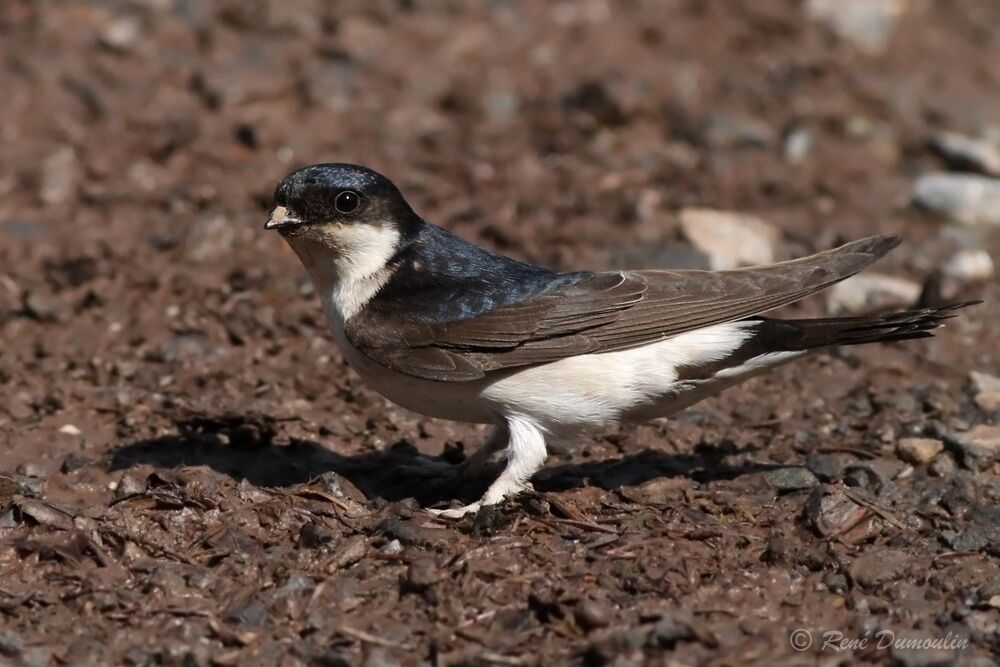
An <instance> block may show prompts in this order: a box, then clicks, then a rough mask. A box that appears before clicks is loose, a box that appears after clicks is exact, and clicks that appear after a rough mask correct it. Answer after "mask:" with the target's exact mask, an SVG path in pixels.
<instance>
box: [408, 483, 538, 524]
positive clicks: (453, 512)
mask: <svg viewBox="0 0 1000 667" xmlns="http://www.w3.org/2000/svg"><path fill="white" fill-rule="evenodd" d="M534 490H535V487H533V486H532V485H531V483H530V482H525V483H524V484H519V485H518V486H517V487H516V488H511V489H509V490H508V491H507V492H506V493H504V494H502V495H498V494H496V493H495V492H494V493H490V492H489V491H487V492H486V495H484V496H483V497H482V498H481V499H480V500H477V501H476V502H474V503H471V504H469V505H466V506H465V507H457V508H454V509H445V510H438V509H428V510H427V511H428V512H430V513H431V514H433V515H434V516H439V517H442V518H444V519H461V518H462V517H464V516H467V515H469V514H477V513H478V512H479V510H481V509H483V508H484V507H489V506H491V505H497V504H499V503H501V502H503V501H504V500H505V499H507V498H513V497H514V496H516V495H517V494H519V493H521V492H522V491H534Z"/></svg>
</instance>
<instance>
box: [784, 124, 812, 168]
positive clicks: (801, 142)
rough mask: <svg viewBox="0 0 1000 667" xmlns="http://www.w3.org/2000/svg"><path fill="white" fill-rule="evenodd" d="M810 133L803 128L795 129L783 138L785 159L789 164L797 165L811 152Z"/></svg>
mask: <svg viewBox="0 0 1000 667" xmlns="http://www.w3.org/2000/svg"><path fill="white" fill-rule="evenodd" d="M814 143H815V142H814V140H813V136H812V133H811V132H809V130H807V129H806V128H804V127H797V128H795V129H794V130H792V131H791V132H789V133H788V136H787V137H785V146H784V148H785V159H786V160H788V162H790V163H791V164H799V163H801V162H802V161H803V160H805V159H806V158H807V157H808V156H809V153H810V152H812V149H813V144H814Z"/></svg>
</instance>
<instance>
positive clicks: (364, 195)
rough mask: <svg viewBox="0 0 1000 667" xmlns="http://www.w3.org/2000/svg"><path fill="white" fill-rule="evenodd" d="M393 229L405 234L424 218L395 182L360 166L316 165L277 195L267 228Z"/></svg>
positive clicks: (280, 187) (298, 173)
mask: <svg viewBox="0 0 1000 667" xmlns="http://www.w3.org/2000/svg"><path fill="white" fill-rule="evenodd" d="M328 223H336V224H341V225H360V224H377V225H386V224H391V225H392V224H394V225H396V226H398V227H399V228H400V231H401V232H403V233H404V234H405V232H406V231H407V230H408V228H409V227H410V226H413V225H417V224H419V218H418V217H417V215H416V214H415V213H414V212H413V209H411V208H410V206H409V204H407V203H406V200H405V199H403V195H402V194H400V192H399V190H398V189H397V188H396V186H395V185H393V183H392V181H390V180H389V179H388V178H386V177H385V176H383V175H382V174H379V173H378V172H375V171H372V170H371V169H368V168H367V167H361V166H358V165H355V164H341V163H329V164H314V165H312V166H310V167H305V168H303V169H299V170H298V171H294V172H292V173H291V174H289V175H288V176H286V177H285V178H284V180H282V181H281V183H279V184H278V187H277V188H276V189H275V191H274V208H273V210H272V212H271V219H270V220H268V222H267V224H266V225H265V226H264V228H265V229H278V230H280V231H282V232H283V233H285V232H292V231H294V230H296V229H300V228H303V227H306V226H311V225H324V224H328Z"/></svg>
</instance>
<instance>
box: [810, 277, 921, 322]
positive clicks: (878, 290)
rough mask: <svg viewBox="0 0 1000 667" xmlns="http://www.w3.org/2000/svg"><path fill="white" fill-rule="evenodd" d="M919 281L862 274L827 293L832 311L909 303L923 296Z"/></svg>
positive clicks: (848, 310) (904, 305)
mask: <svg viewBox="0 0 1000 667" xmlns="http://www.w3.org/2000/svg"><path fill="white" fill-rule="evenodd" d="M920 291H921V287H920V285H919V283H916V282H914V281H912V280H907V279H906V278H897V277H896V276H888V275H885V274H881V273H862V274H859V275H856V276H852V277H850V278H848V279H847V280H844V281H842V282H839V283H837V284H836V285H834V286H833V287H832V288H830V290H829V291H828V292H827V297H826V307H827V310H828V311H830V312H833V313H842V312H858V311H862V310H876V309H881V308H898V307H906V306H910V305H912V304H913V303H915V302H916V301H917V299H919V298H920Z"/></svg>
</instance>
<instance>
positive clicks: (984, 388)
mask: <svg viewBox="0 0 1000 667" xmlns="http://www.w3.org/2000/svg"><path fill="white" fill-rule="evenodd" d="M969 379H970V380H971V381H972V390H973V392H974V393H975V401H976V405H977V406H978V407H979V409H980V410H983V411H984V412H1000V378H998V377H996V376H994V375H989V374H988V373H980V372H979V371H972V372H971V373H970V374H969Z"/></svg>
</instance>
